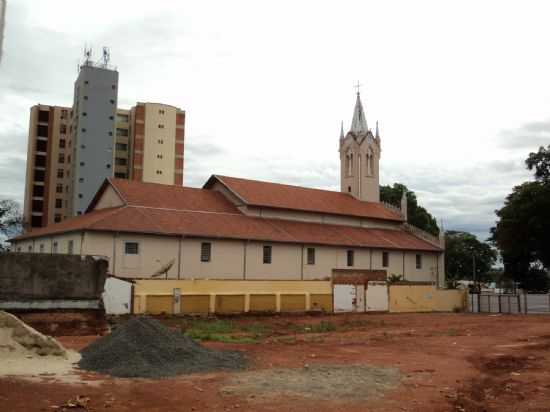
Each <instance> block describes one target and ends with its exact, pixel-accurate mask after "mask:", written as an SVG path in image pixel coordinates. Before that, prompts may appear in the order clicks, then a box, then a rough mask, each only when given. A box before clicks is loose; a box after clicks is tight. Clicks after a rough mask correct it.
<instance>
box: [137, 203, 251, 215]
mask: <svg viewBox="0 0 550 412" xmlns="http://www.w3.org/2000/svg"><path fill="white" fill-rule="evenodd" d="M126 207H135V208H138V209H155V210H166V211H168V212H170V211H172V212H193V213H205V214H214V215H231V216H246V215H245V214H244V213H230V212H216V211H211V210H193V209H174V208H170V207H155V206H143V205H138V204H131V203H130V204H128V205H126Z"/></svg>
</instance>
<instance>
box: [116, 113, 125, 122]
mask: <svg viewBox="0 0 550 412" xmlns="http://www.w3.org/2000/svg"><path fill="white" fill-rule="evenodd" d="M116 119H117V120H118V121H119V122H124V123H128V115H127V114H117V115H116Z"/></svg>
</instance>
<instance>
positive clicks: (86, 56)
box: [84, 46, 92, 66]
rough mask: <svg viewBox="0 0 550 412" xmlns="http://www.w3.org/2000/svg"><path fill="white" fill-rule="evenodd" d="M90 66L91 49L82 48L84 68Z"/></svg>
mask: <svg viewBox="0 0 550 412" xmlns="http://www.w3.org/2000/svg"><path fill="white" fill-rule="evenodd" d="M91 64H92V48H91V47H87V46H84V66H89V65H91Z"/></svg>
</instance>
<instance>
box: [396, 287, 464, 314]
mask: <svg viewBox="0 0 550 412" xmlns="http://www.w3.org/2000/svg"><path fill="white" fill-rule="evenodd" d="M467 297H468V294H467V291H466V290H459V289H438V288H437V287H435V286H432V285H390V287H389V299H390V312H396V313H399V312H452V311H455V310H461V311H463V310H465V309H466V307H467V300H466V299H467Z"/></svg>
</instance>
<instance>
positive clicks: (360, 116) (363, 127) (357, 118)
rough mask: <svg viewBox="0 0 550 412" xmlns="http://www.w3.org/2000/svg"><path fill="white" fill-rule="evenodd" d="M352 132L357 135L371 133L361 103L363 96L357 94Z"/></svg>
mask: <svg viewBox="0 0 550 412" xmlns="http://www.w3.org/2000/svg"><path fill="white" fill-rule="evenodd" d="M350 131H351V132H353V133H355V134H363V133H367V132H368V131H369V129H368V127H367V118H366V117H365V112H364V110H363V104H362V103H361V95H360V93H359V92H357V100H356V101H355V109H354V110H353V120H352V121H351V130H350Z"/></svg>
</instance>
